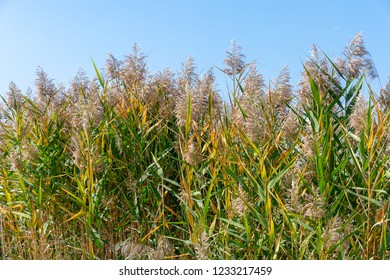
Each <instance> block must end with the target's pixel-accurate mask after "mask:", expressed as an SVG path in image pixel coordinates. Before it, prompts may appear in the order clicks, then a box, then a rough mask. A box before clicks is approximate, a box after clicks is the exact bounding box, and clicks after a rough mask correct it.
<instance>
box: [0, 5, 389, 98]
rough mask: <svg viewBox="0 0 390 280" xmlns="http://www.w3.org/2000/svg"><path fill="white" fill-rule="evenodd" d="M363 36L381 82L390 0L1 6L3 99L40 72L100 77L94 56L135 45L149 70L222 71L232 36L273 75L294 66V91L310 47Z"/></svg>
mask: <svg viewBox="0 0 390 280" xmlns="http://www.w3.org/2000/svg"><path fill="white" fill-rule="evenodd" d="M361 31H363V33H364V39H365V42H366V47H367V49H368V50H369V51H370V53H371V55H372V58H373V60H374V62H375V64H376V67H377V69H378V72H379V75H380V79H381V83H382V85H383V86H384V85H385V84H386V82H387V77H388V75H390V55H389V51H390V0H371V1H358V0H355V1H340V0H329V1H324V0H323V1H314V0H310V1H308V0H305V1H269V0H268V1H254V0H253V1H247V0H240V1H228V0H225V1H222V0H216V1H212V0H197V1H184V0H181V1H179V0H176V1H168V0H164V1H148V0H143V1H131V0H129V1H115V0H111V1H99V0H95V1H90V0H86V1H83V0H67V1H59V0H58V1H42V0H34V1H31V0H14V1H7V0H0V94H4V93H5V92H6V91H7V90H8V85H9V82H10V81H11V80H13V81H14V82H16V84H17V85H18V86H19V87H20V88H21V89H22V90H23V91H25V90H26V89H27V88H28V87H32V88H33V87H34V80H35V72H36V69H37V66H41V67H42V68H43V70H45V71H46V72H47V73H48V75H49V77H50V78H52V79H54V80H55V81H56V82H62V83H65V84H67V83H68V82H69V81H70V80H71V78H72V77H73V76H74V74H75V73H76V71H77V69H78V68H82V69H84V70H85V71H86V72H87V74H88V75H89V76H93V75H94V73H93V66H92V63H91V57H93V59H94V60H95V62H96V64H97V66H98V67H99V68H103V67H104V65H105V59H106V57H107V53H108V52H111V53H113V55H114V56H115V57H116V58H118V59H122V58H123V57H124V56H125V55H127V54H130V53H131V50H132V46H133V44H134V43H138V44H139V45H140V46H141V48H142V50H143V51H144V53H145V54H146V55H147V56H148V59H147V61H148V66H149V68H150V70H151V71H152V73H153V72H154V71H156V70H162V69H163V68H165V67H169V68H171V69H172V70H173V71H174V72H176V71H179V70H180V66H181V63H182V62H183V61H185V60H186V59H187V58H188V57H189V56H190V55H191V56H193V57H194V59H195V61H196V64H197V66H198V71H199V72H200V73H204V72H205V71H206V70H207V69H208V68H210V67H212V66H214V65H215V66H218V67H223V59H224V57H225V51H226V50H227V49H228V48H229V46H230V42H231V40H232V39H235V40H236V41H237V42H238V43H239V44H240V45H241V46H242V48H243V52H244V53H245V54H246V56H247V60H248V61H256V62H257V64H258V68H259V70H260V71H261V72H262V73H263V75H264V76H265V78H266V79H270V78H272V77H275V76H276V75H277V74H278V72H279V70H280V69H281V68H282V67H283V66H284V65H285V64H288V65H289V69H290V72H291V76H292V84H293V85H294V86H295V85H296V84H297V82H298V80H299V72H300V71H301V69H302V64H301V62H302V61H304V60H305V59H306V56H307V55H308V54H309V51H310V48H311V46H312V44H313V43H315V44H317V45H318V46H319V47H320V48H321V49H323V50H324V51H325V52H326V53H327V54H328V55H329V56H330V57H335V56H340V55H341V52H342V51H343V49H344V47H345V45H346V43H347V42H348V39H349V38H352V37H353V36H354V35H356V34H357V33H359V32H361ZM216 74H217V78H218V84H220V88H221V89H225V87H224V84H225V81H224V79H223V78H222V75H220V74H218V70H216Z"/></svg>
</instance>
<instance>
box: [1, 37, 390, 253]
mask: <svg viewBox="0 0 390 280" xmlns="http://www.w3.org/2000/svg"><path fill="white" fill-rule="evenodd" d="M225 64H226V68H225V69H221V70H222V71H224V73H225V74H226V76H227V77H228V78H229V79H230V80H231V83H230V88H229V100H228V102H224V101H223V100H222V98H221V97H220V96H219V93H218V90H217V89H216V86H215V77H214V74H213V72H212V70H210V71H208V72H206V73H205V74H204V76H200V75H199V74H197V71H196V66H195V63H194V61H193V59H191V58H190V59H189V60H188V61H187V62H185V63H184V64H183V67H182V71H181V72H180V73H179V74H178V75H177V77H175V75H174V74H173V73H172V72H170V71H169V70H167V69H166V70H164V71H162V72H159V73H155V74H153V75H151V74H150V73H149V72H148V69H147V66H146V63H145V57H144V55H143V54H142V52H141V50H140V49H139V47H138V46H134V49H133V53H132V54H131V55H129V56H127V57H126V58H124V59H123V60H117V59H116V58H114V57H113V56H112V55H109V57H108V59H107V64H106V68H105V71H99V70H98V69H97V67H96V65H94V66H95V69H96V78H93V79H88V78H87V77H86V75H85V74H84V73H83V72H82V71H80V72H79V73H77V75H76V76H75V78H74V79H73V81H72V82H71V83H70V85H69V86H68V87H64V86H58V85H55V84H54V82H53V81H52V80H51V79H50V78H49V77H48V76H47V74H46V73H45V72H44V71H43V70H41V69H38V71H37V80H36V84H35V87H36V91H35V92H34V93H31V92H27V93H26V94H23V93H22V92H21V91H20V90H19V89H18V88H17V86H16V85H15V84H14V83H11V84H10V88H9V91H8V92H7V94H6V96H5V97H4V98H3V102H2V103H3V104H2V107H1V122H0V135H1V136H0V137H1V138H0V155H1V157H0V248H1V249H0V254H1V258H2V259H389V258H390V245H389V244H388V239H389V237H390V233H389V230H388V228H387V224H388V221H389V207H388V204H389V191H390V182H389V179H390V173H389V172H390V171H389V167H390V161H389V155H390V149H389V147H390V146H389V145H390V139H389V137H390V136H389V135H390V134H389V132H390V131H389V130H390V125H389V120H390V117H389V112H390V110H389V108H390V106H389V100H390V98H389V96H390V91H389V87H390V86H389V85H387V86H386V87H385V88H383V89H382V90H381V91H380V92H379V93H375V92H373V90H372V89H371V87H370V79H372V78H375V76H376V73H375V67H374V66H373V63H372V61H371V60H370V56H369V53H368V51H367V50H366V49H365V47H364V43H363V39H362V36H361V34H358V35H357V36H356V37H355V38H354V39H353V40H352V41H350V42H349V44H348V46H347V47H346V50H345V52H344V53H343V57H342V58H339V59H335V60H332V59H330V58H329V57H327V56H326V55H325V54H324V53H321V52H320V51H318V49H317V48H316V47H314V48H313V51H312V55H311V57H309V58H308V60H307V62H305V64H304V67H303V68H304V69H303V71H302V73H301V74H302V78H301V81H300V83H299V85H298V87H297V89H296V90H294V89H293V87H292V85H291V84H290V81H289V73H288V70H287V68H283V69H282V71H281V72H280V75H279V76H278V77H277V78H276V79H274V80H272V81H270V83H269V85H268V86H266V83H265V82H264V79H263V77H262V75H261V73H260V72H259V71H258V70H257V69H256V66H255V65H252V64H246V63H245V56H244V55H243V54H242V52H241V49H240V47H239V46H238V44H236V43H233V44H232V48H231V49H230V50H229V51H228V52H227V58H226V60H225ZM363 92H367V93H368V94H367V95H366V96H364V94H363Z"/></svg>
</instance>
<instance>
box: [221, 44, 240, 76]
mask: <svg viewBox="0 0 390 280" xmlns="http://www.w3.org/2000/svg"><path fill="white" fill-rule="evenodd" d="M241 51H242V48H241V46H240V45H239V44H238V43H237V42H236V41H235V40H232V42H231V46H230V49H229V50H228V51H227V52H226V54H227V57H226V58H225V60H224V62H225V65H226V67H225V73H226V74H228V75H230V76H235V75H237V74H240V73H241V72H242V71H243V70H244V67H245V55H244V54H242V53H241Z"/></svg>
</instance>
